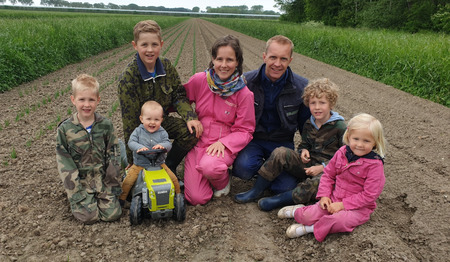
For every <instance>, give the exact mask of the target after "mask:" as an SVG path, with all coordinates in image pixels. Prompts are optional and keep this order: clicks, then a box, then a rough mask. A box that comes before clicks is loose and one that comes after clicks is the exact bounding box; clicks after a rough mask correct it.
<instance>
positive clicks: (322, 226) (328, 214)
mask: <svg viewBox="0 0 450 262" xmlns="http://www.w3.org/2000/svg"><path fill="white" fill-rule="evenodd" d="M343 140H344V143H345V144H346V146H343V147H341V148H340V149H339V150H338V151H337V152H336V153H335V155H334V156H333V158H332V159H331V160H330V162H329V163H328V165H327V166H326V167H325V170H324V173H323V175H322V178H321V179H320V184H319V191H318V192H317V195H316V197H317V198H318V199H320V201H319V202H318V203H316V204H315V205H312V206H306V207H303V206H300V205H297V206H288V207H284V208H282V209H281V210H280V211H279V212H278V217H281V218H286V217H294V218H295V220H296V221H297V222H298V223H300V224H294V225H291V226H290V227H289V228H288V229H287V230H286V234H287V236H288V237H290V238H294V237H299V236H302V235H304V234H307V233H314V236H315V237H316V239H317V240H318V241H320V242H322V241H323V240H324V239H325V237H326V236H327V235H328V234H330V233H337V232H352V231H353V229H355V228H356V227H357V226H359V225H362V224H364V223H366V222H367V221H369V219H370V214H372V212H373V211H374V210H375V208H376V203H375V201H376V200H377V198H378V197H379V196H380V194H381V192H382V191H383V187H384V183H385V177H384V170H383V157H384V154H385V139H384V135H383V129H382V126H381V123H380V122H379V121H378V120H377V119H376V118H374V117H373V116H371V115H368V114H359V115H357V116H355V117H353V118H352V119H351V120H350V121H349V123H348V126H347V131H345V133H344V139H343Z"/></svg>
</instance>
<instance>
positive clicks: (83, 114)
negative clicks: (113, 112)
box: [70, 88, 100, 122]
mask: <svg viewBox="0 0 450 262" xmlns="http://www.w3.org/2000/svg"><path fill="white" fill-rule="evenodd" d="M70 100H71V101H72V104H73V105H74V106H75V108H76V109H77V113H78V120H79V121H80V122H90V121H92V120H94V112H95V109H97V106H98V103H99V102H100V97H99V96H98V94H97V93H96V92H95V91H93V90H92V89H89V88H88V89H84V90H78V91H76V93H75V95H72V96H70Z"/></svg>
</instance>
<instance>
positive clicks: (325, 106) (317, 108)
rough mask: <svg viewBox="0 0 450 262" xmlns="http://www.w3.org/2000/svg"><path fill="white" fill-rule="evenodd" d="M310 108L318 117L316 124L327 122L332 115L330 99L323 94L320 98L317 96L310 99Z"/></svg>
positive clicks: (316, 117) (315, 116) (314, 115)
mask: <svg viewBox="0 0 450 262" xmlns="http://www.w3.org/2000/svg"><path fill="white" fill-rule="evenodd" d="M309 110H310V111H311V115H312V116H313V117H314V118H315V119H316V125H318V126H319V127H320V126H322V125H323V124H325V123H326V122H327V121H328V119H330V117H331V105H330V101H328V99H327V98H326V97H325V95H322V97H320V98H318V97H316V96H314V97H312V98H310V99H309Z"/></svg>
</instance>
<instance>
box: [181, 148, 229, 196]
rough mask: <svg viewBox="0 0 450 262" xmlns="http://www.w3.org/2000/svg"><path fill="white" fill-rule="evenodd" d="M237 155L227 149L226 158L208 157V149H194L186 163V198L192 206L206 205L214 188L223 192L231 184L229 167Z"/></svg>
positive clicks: (188, 155)
mask: <svg viewBox="0 0 450 262" xmlns="http://www.w3.org/2000/svg"><path fill="white" fill-rule="evenodd" d="M235 158H236V156H235V155H233V154H231V153H230V151H229V150H227V149H225V157H222V156H219V157H217V156H208V155H207V154H206V148H200V147H197V146H196V147H194V148H193V149H192V150H191V151H189V153H188V154H187V155H186V159H185V162H184V196H185V198H186V200H187V201H189V203H191V204H192V205H203V204H206V203H207V202H208V201H209V200H210V199H211V197H212V195H213V188H214V189H216V190H221V189H223V188H224V187H226V185H227V184H228V182H229V179H230V178H229V174H228V167H230V166H231V165H232V164H233V161H234V159H235Z"/></svg>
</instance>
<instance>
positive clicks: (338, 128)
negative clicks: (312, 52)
mask: <svg viewBox="0 0 450 262" xmlns="http://www.w3.org/2000/svg"><path fill="white" fill-rule="evenodd" d="M337 90H338V88H337V86H336V85H335V84H334V83H333V82H331V81H330V80H328V79H326V78H323V79H318V80H315V81H312V82H310V83H309V84H308V86H307V87H306V88H305V90H304V93H303V96H302V98H303V101H304V103H305V105H307V106H308V107H309V110H310V111H311V117H310V119H308V120H307V121H306V122H305V124H304V126H303V131H302V141H301V143H300V145H299V147H298V151H297V152H296V151H295V150H292V149H290V148H287V147H278V148H276V149H275V150H274V151H273V152H272V154H271V155H270V157H269V158H268V159H267V160H266V161H265V162H264V164H263V165H262V166H261V168H260V169H259V170H258V177H257V180H256V182H255V185H254V187H253V188H252V189H251V190H249V191H247V192H244V193H241V194H238V195H236V197H235V200H236V201H237V202H240V203H243V202H248V201H240V200H241V199H245V200H247V199H249V197H248V195H252V196H253V195H255V196H256V197H261V196H262V193H263V192H264V189H265V188H266V187H267V185H268V184H269V183H270V182H271V181H273V180H274V179H275V178H276V177H278V176H279V175H280V174H281V172H282V171H286V172H287V173H289V174H291V175H293V176H295V177H297V178H298V179H299V180H300V183H299V184H298V185H297V187H296V188H294V189H293V190H290V191H287V192H284V193H281V194H278V195H276V196H273V197H266V198H262V199H260V200H259V201H258V206H259V208H260V209H262V210H264V211H269V210H272V209H274V208H276V207H281V206H283V205H289V204H294V203H295V204H306V203H308V202H310V201H311V200H314V199H315V195H316V193H317V188H318V186H319V180H320V176H321V175H322V172H323V169H324V167H325V165H326V164H328V162H329V161H330V159H331V158H332V157H333V155H334V153H335V152H336V151H337V150H338V149H339V148H340V147H341V146H342V145H343V141H342V136H343V135H344V132H345V129H346V125H345V122H344V118H343V117H342V116H340V115H339V114H338V113H337V112H334V111H332V110H331V109H332V108H333V107H334V106H335V105H336V101H337V97H338V94H337ZM255 193H258V194H255ZM256 197H255V198H256Z"/></svg>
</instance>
